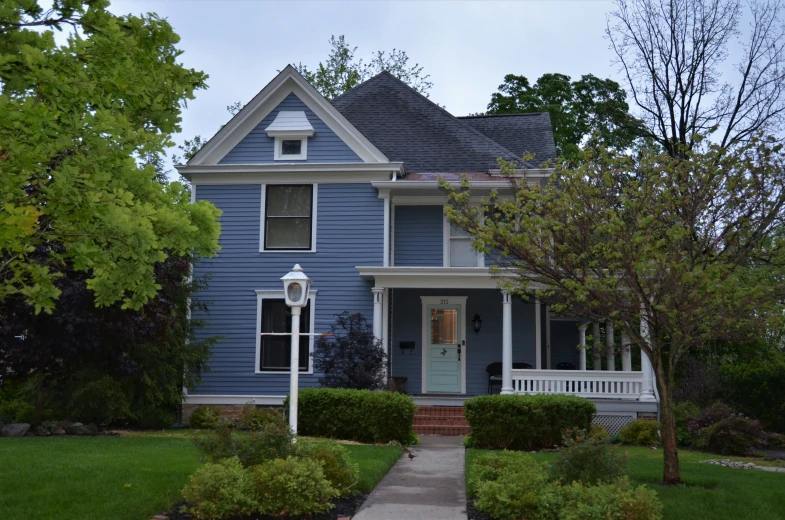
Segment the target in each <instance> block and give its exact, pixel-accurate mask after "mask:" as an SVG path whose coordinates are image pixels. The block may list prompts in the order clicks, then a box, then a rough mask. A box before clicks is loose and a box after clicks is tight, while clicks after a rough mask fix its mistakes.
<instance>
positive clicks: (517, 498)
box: [474, 455, 557, 520]
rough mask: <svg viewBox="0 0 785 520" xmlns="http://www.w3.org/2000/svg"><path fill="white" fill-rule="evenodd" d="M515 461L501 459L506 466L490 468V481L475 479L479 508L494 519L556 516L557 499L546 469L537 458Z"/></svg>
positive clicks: (488, 469)
mask: <svg viewBox="0 0 785 520" xmlns="http://www.w3.org/2000/svg"><path fill="white" fill-rule="evenodd" d="M514 460H515V458H514V457H508V456H506V455H505V457H503V458H502V459H500V461H499V462H501V461H503V462H502V464H504V465H505V467H504V469H496V468H490V467H487V472H486V473H485V475H486V476H487V480H478V481H476V482H475V485H474V490H475V492H476V493H477V500H476V501H475V503H474V504H475V506H476V507H477V509H479V510H481V511H485V512H487V513H489V514H490V515H491V516H492V517H493V518H494V519H495V520H520V519H522V518H525V519H527V520H528V519H532V520H536V519H541V518H542V519H545V518H555V515H554V514H553V513H555V511H556V509H557V500H556V495H555V494H554V493H553V492H552V489H550V488H549V486H548V474H547V473H546V471H545V468H544V467H543V466H542V465H541V464H538V463H537V462H535V461H534V460H528V461H526V462H525V463H523V464H518V465H512V464H513V462H514ZM508 464H509V465H508Z"/></svg>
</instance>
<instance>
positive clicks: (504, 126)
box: [458, 112, 556, 165]
mask: <svg viewBox="0 0 785 520" xmlns="http://www.w3.org/2000/svg"><path fill="white" fill-rule="evenodd" d="M458 119H460V120H461V121H463V122H464V123H465V124H467V125H469V126H471V127H472V128H474V129H475V130H479V131H480V132H482V133H483V134H484V135H486V136H488V137H490V138H491V139H493V140H494V141H496V142H497V143H499V144H500V145H502V146H504V147H505V148H507V149H508V150H510V151H512V152H513V153H515V154H516V155H517V156H518V157H522V156H523V154H524V153H533V154H535V156H534V160H533V161H531V162H533V163H534V164H537V165H539V164H542V163H544V162H546V161H551V160H553V159H556V144H555V143H554V141H553V129H552V127H551V116H550V114H548V112H534V113H529V114H509V115H498V116H467V117H459V118H458Z"/></svg>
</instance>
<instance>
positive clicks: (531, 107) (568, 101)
mask: <svg viewBox="0 0 785 520" xmlns="http://www.w3.org/2000/svg"><path fill="white" fill-rule="evenodd" d="M626 98H627V94H626V93H625V92H624V90H623V89H622V88H621V87H620V86H619V84H618V83H616V82H615V81H613V80H610V79H600V78H598V77H596V76H593V75H591V74H587V75H584V76H581V79H579V80H577V81H572V80H571V79H570V77H569V76H565V75H564V74H543V75H542V76H541V77H540V78H539V79H538V80H537V81H536V82H535V83H534V85H531V84H530V83H529V80H528V79H527V78H526V77H525V76H517V75H515V74H507V75H506V76H504V83H502V84H501V85H499V92H495V93H493V94H492V95H491V102H490V103H488V112H487V113H488V114H520V113H526V112H548V113H549V114H550V116H551V123H552V125H553V134H554V135H553V136H554V139H555V141H556V151H557V153H558V154H559V155H560V156H562V157H575V156H577V155H579V154H580V149H581V147H582V146H583V144H584V143H585V142H587V141H588V140H589V139H592V141H593V142H594V144H599V145H603V146H606V147H613V148H617V149H621V150H623V149H626V148H629V147H631V146H632V144H633V141H634V140H635V139H636V137H638V136H639V135H640V132H639V125H640V122H639V121H637V120H636V119H635V118H634V117H632V116H631V115H630V114H629V106H628V105H627V101H626Z"/></svg>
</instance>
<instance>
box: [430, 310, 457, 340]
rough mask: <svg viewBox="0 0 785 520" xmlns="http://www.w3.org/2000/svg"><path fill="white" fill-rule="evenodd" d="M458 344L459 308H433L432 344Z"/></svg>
mask: <svg viewBox="0 0 785 520" xmlns="http://www.w3.org/2000/svg"><path fill="white" fill-rule="evenodd" d="M457 344H458V310H457V309H431V345H457Z"/></svg>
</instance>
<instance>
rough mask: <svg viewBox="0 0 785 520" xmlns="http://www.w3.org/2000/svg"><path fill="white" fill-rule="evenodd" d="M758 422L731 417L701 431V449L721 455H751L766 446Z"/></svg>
mask: <svg viewBox="0 0 785 520" xmlns="http://www.w3.org/2000/svg"><path fill="white" fill-rule="evenodd" d="M766 437H767V434H766V432H764V431H763V428H762V427H761V425H760V423H759V422H758V421H755V420H752V419H750V418H748V417H744V415H742V414H738V415H733V416H731V417H728V418H726V419H723V420H721V421H720V422H718V423H715V424H713V425H712V426H709V427H708V428H705V429H704V430H702V431H701V439H702V444H701V447H702V448H705V449H706V450H708V451H710V452H712V453H719V454H721V455H751V454H754V453H755V451H756V450H757V449H759V448H761V447H763V446H765V444H766Z"/></svg>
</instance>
